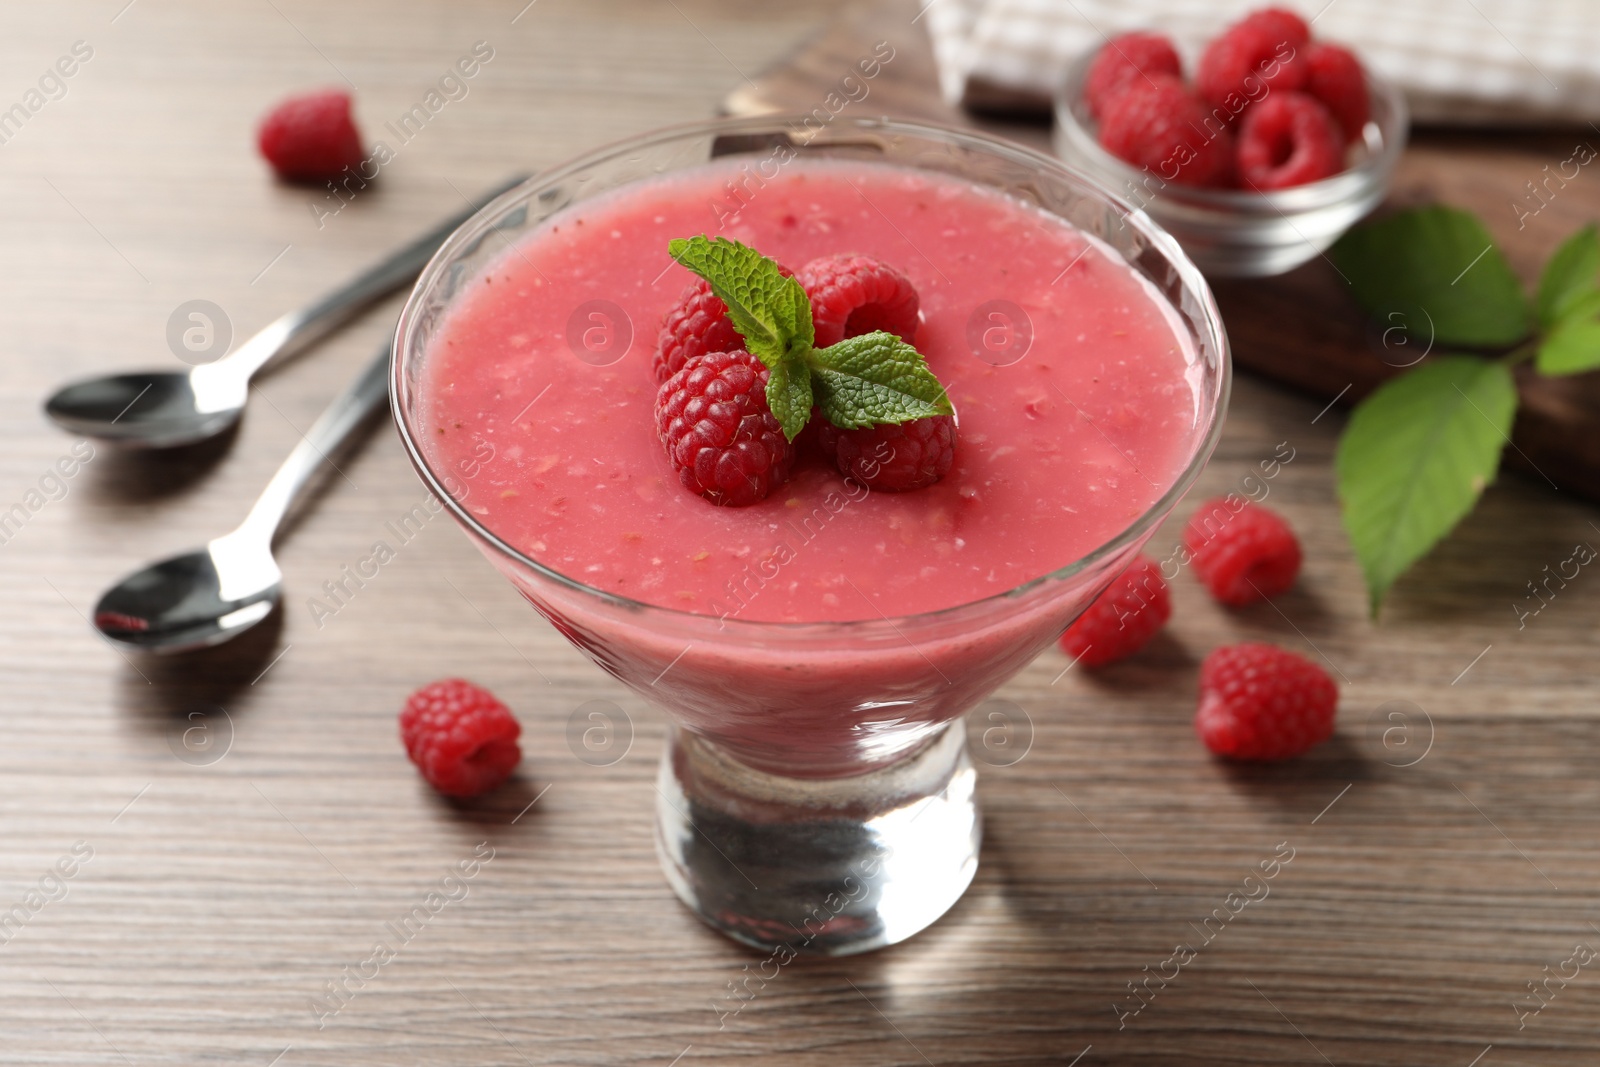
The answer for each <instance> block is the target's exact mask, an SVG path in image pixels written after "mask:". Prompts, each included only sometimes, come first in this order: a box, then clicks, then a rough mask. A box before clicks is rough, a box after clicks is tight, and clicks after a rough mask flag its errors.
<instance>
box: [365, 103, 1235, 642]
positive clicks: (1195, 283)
mask: <svg viewBox="0 0 1600 1067" xmlns="http://www.w3.org/2000/svg"><path fill="white" fill-rule="evenodd" d="M803 120H804V116H803V115H798V114H795V115H790V114H786V113H775V114H771V115H760V116H753V117H748V118H720V119H709V120H701V121H698V122H686V123H677V124H674V125H671V126H664V127H657V128H655V129H653V130H651V131H650V132H648V133H644V134H635V135H633V136H630V137H626V138H622V139H620V140H616V141H611V142H609V143H607V144H604V145H601V146H599V147H597V148H593V149H591V150H589V151H587V152H584V153H583V154H582V155H579V156H576V157H573V158H571V159H568V160H567V161H565V162H563V163H561V164H558V165H557V166H554V167H551V168H548V169H546V170H543V171H540V172H539V173H537V174H535V175H534V176H533V177H531V178H529V179H528V180H527V181H524V182H522V183H521V184H520V185H518V186H516V187H515V188H513V189H509V190H507V191H506V192H504V193H502V194H500V195H499V196H497V197H495V198H494V199H493V200H491V201H489V203H487V204H485V205H483V206H482V207H481V208H479V210H478V211H477V212H476V213H475V214H474V215H473V216H472V217H471V218H470V219H468V220H467V221H466V222H464V223H462V225H461V226H459V227H458V228H457V229H456V231H455V232H454V233H452V234H451V235H450V237H449V238H448V239H447V240H446V241H445V242H444V244H443V245H441V246H440V247H439V250H438V251H437V252H435V253H434V255H433V258H432V259H430V260H429V261H428V265H427V266H426V267H424V268H423V271H422V274H421V276H420V277H418V279H417V281H416V284H415V285H414V286H413V287H412V289H411V292H410V293H409V294H408V295H407V297H406V303H405V306H404V307H403V308H402V309H401V311H400V317H399V320H398V321H397V322H396V324H395V334H394V357H393V359H392V360H391V362H390V368H389V375H390V380H389V385H390V388H389V405H390V410H391V412H392V414H393V416H394V422H395V426H396V428H397V430H398V432H399V435H400V440H401V443H402V445H403V446H404V448H405V450H406V454H407V455H408V456H409V458H410V460H411V464H412V466H413V467H414V468H416V471H417V473H418V475H419V476H420V477H421V478H422V481H423V483H424V485H425V486H426V487H427V489H428V490H429V492H431V493H432V494H433V496H434V497H435V498H436V499H438V500H439V501H441V502H442V503H443V504H444V506H445V507H446V508H448V509H449V511H450V513H451V515H452V517H453V518H454V519H455V520H456V521H457V522H458V523H460V524H461V525H462V526H464V527H465V528H466V529H467V530H468V531H469V532H470V533H471V534H472V535H473V536H474V537H475V538H477V539H478V540H479V541H480V542H482V543H483V544H487V545H489V546H490V547H492V548H493V549H494V550H495V551H496V552H497V553H498V554H499V555H501V556H503V557H504V558H506V559H507V560H509V561H510V562H511V563H513V564H515V565H516V566H517V567H519V568H523V569H525V570H529V571H532V572H533V573H535V574H537V575H539V576H540V577H542V578H545V579H548V580H549V581H551V582H554V583H555V584H556V585H557V586H559V587H562V588H564V589H565V590H567V591H569V592H573V593H577V594H580V595H582V596H583V597H585V598H593V599H596V600H599V601H601V602H603V603H605V604H606V605H608V606H611V607H615V608H621V609H624V610H627V611H640V612H648V613H657V614H661V615H664V616H666V617H669V618H676V619H680V620H682V621H684V622H685V623H687V624H690V625H695V626H699V625H704V624H706V623H717V624H718V626H719V629H720V630H723V631H725V632H729V633H733V634H737V633H740V632H744V633H749V634H752V635H754V634H778V633H794V634H800V633H805V632H809V631H814V630H817V629H818V628H826V629H827V630H829V631H830V632H832V631H836V630H838V629H839V628H841V627H843V628H850V629H851V630H852V631H858V630H859V631H866V630H868V629H871V628H877V627H883V626H885V625H886V624H887V626H888V627H889V628H891V629H893V630H895V631H896V632H898V629H899V627H900V626H901V625H906V624H925V623H929V622H938V621H943V620H946V619H950V618H955V617H958V616H960V615H962V614H964V613H970V614H979V613H981V612H982V611H984V610H987V609H990V608H993V607H996V606H998V605H1000V604H1001V603H1004V602H1006V601H1010V600H1015V599H1016V598H1017V597H1019V596H1021V595H1023V594H1024V593H1027V592H1029V591H1031V590H1034V589H1037V588H1039V587H1041V586H1043V585H1044V584H1045V583H1047V582H1056V581H1062V580H1064V579H1068V578H1071V577H1074V576H1075V575H1078V574H1080V573H1082V572H1084V571H1087V570H1089V569H1091V568H1092V567H1094V566H1096V565H1097V564H1099V563H1102V562H1103V561H1105V560H1106V559H1108V558H1111V557H1113V556H1115V555H1116V554H1117V553H1118V552H1121V551H1122V550H1124V549H1126V548H1127V547H1128V546H1129V545H1131V544H1133V543H1134V542H1135V541H1137V540H1138V539H1139V538H1141V537H1143V536H1144V535H1145V534H1147V533H1148V532H1149V531H1150V530H1152V529H1153V528H1154V527H1155V526H1156V525H1157V524H1158V523H1159V522H1160V521H1162V520H1163V519H1165V518H1166V516H1167V515H1168V514H1169V513H1170V512H1171V510H1172V509H1173V507H1175V506H1176V505H1177V502H1178V501H1179V500H1180V499H1182V497H1183V495H1184V494H1185V493H1187V492H1188V490H1189V489H1190V487H1192V486H1193V485H1194V482H1195V480H1196V479H1197V478H1199V476H1200V472H1201V471H1202V470H1203V469H1204V468H1205V465H1206V462H1207V461H1208V460H1209V459H1210V457H1211V454H1212V452H1213V451H1214V450H1215V448H1216V445H1217V441H1218V440H1219V439H1220V437H1221V435H1222V424H1223V422H1224V421H1225V416H1226V414H1227V409H1228V397H1229V394H1230V392H1231V389H1232V381H1233V359H1232V354H1231V350H1230V348H1229V344H1228V334H1227V330H1226V329H1225V328H1224V327H1223V323H1222V313H1221V311H1220V310H1219V309H1218V307H1217V304H1216V299H1215V297H1214V295H1213V294H1212V292H1211V289H1210V287H1209V286H1208V285H1207V284H1206V282H1205V278H1204V275H1202V273H1201V272H1200V268H1199V267H1197V266H1196V265H1195V264H1194V262H1193V261H1192V260H1190V259H1189V257H1188V255H1187V254H1186V253H1185V252H1184V251H1183V249H1182V248H1181V247H1180V246H1179V244H1178V242H1177V240H1176V239H1175V238H1173V237H1172V236H1171V235H1170V234H1168V233H1167V232H1166V231H1165V230H1163V229H1162V228H1161V227H1160V226H1158V225H1157V224H1156V223H1155V222H1154V220H1152V219H1151V218H1150V216H1149V215H1148V214H1147V213H1146V212H1145V211H1144V210H1143V209H1142V208H1139V207H1136V206H1135V205H1134V204H1132V203H1131V202H1130V201H1128V200H1127V199H1126V198H1124V197H1123V196H1121V195H1120V194H1118V193H1117V192H1115V191H1114V190H1112V189H1111V188H1109V187H1108V186H1107V185H1106V183H1105V182H1103V181H1102V180H1100V179H1099V178H1098V177H1097V176H1095V175H1093V174H1091V173H1089V172H1087V171H1084V170H1080V169H1078V168H1076V167H1073V166H1070V165H1068V164H1067V163H1065V162H1064V161H1062V160H1060V159H1058V158H1056V157H1054V156H1051V155H1048V154H1046V153H1044V152H1039V151H1036V150H1034V149H1031V148H1028V147H1026V146H1024V145H1020V144H1017V143H1015V142H1011V141H1005V140H1002V139H1000V138H997V137H991V136H989V135H987V134H982V133H978V132H975V131H969V130H960V129H955V128H952V127H947V126H941V125H938V124H936V123H927V122H914V121H907V120H901V119H890V118H848V119H846V118H843V117H842V116H841V117H837V118H835V120H834V122H833V123H832V124H830V125H829V126H828V127H827V132H828V134H830V135H832V134H834V133H835V131H836V129H837V128H838V127H840V126H843V127H844V128H846V129H848V130H852V131H855V132H858V133H863V134H888V135H894V134H907V135H912V136H917V137H922V138H927V139H930V140H939V141H945V142H947V143H955V144H958V145H961V146H963V147H968V148H974V149H978V150H981V151H984V152H988V153H990V154H992V155H996V156H1000V157H1002V158H1006V159H1009V160H1011V161H1013V162H1018V163H1023V164H1027V165H1030V166H1039V167H1044V168H1046V169H1048V170H1052V171H1055V172H1057V173H1060V174H1064V175H1065V176H1067V177H1068V178H1069V179H1071V181H1073V182H1074V183H1076V184H1077V185H1079V186H1083V187H1087V188H1088V189H1089V190H1091V191H1092V192H1093V193H1094V194H1095V195H1096V196H1098V197H1100V198H1101V199H1102V200H1104V201H1105V202H1106V203H1107V205H1108V206H1110V207H1112V208H1114V209H1116V210H1117V212H1118V214H1119V216H1120V217H1121V219H1122V221H1123V222H1125V223H1127V224H1128V225H1131V226H1132V227H1133V228H1134V229H1136V230H1137V231H1138V232H1139V234H1140V235H1141V236H1142V237H1144V238H1145V239H1146V240H1148V241H1149V242H1150V243H1151V244H1152V245H1153V246H1154V247H1156V248H1158V249H1159V250H1160V252H1161V254H1162V255H1163V256H1164V257H1165V259H1166V261H1167V262H1168V263H1169V264H1171V266H1172V267H1173V268H1174V269H1175V270H1176V271H1177V274H1178V277H1179V281H1180V285H1181V288H1182V289H1183V290H1184V291H1187V292H1190V293H1192V294H1193V295H1194V296H1195V297H1196V298H1197V299H1198V301H1199V303H1200V306H1201V309H1202V311H1203V315H1202V316H1201V319H1202V321H1203V323H1204V326H1205V328H1206V329H1207V331H1208V332H1209V334H1210V337H1209V339H1210V341H1211V342H1212V344H1213V345H1214V346H1215V348H1216V351H1217V353H1218V364H1219V367H1218V372H1217V376H1216V383H1217V384H1216V387H1215V390H1214V392H1213V394H1212V396H1210V397H1206V396H1204V395H1201V396H1200V397H1199V399H1200V400H1201V401H1202V402H1204V401H1206V400H1208V399H1209V400H1210V401H1211V411H1210V412H1209V422H1208V424H1207V425H1206V427H1205V430H1204V432H1203V433H1201V434H1199V435H1198V436H1197V439H1196V443H1195V446H1194V449H1193V452H1192V454H1191V455H1190V457H1189V461H1188V463H1187V464H1186V465H1185V467H1184V469H1183V470H1182V471H1181V472H1180V473H1179V475H1178V476H1177V478H1176V479H1174V481H1173V483H1172V485H1171V486H1169V487H1168V489H1167V491H1166V492H1164V493H1163V494H1161V496H1160V497H1158V498H1157V499H1156V500H1155V501H1154V502H1153V503H1151V504H1150V505H1149V506H1148V507H1146V508H1145V509H1144V510H1143V511H1142V512H1140V514H1139V516H1138V517H1137V518H1136V519H1134V520H1133V521H1132V522H1130V523H1128V524H1127V525H1125V526H1124V527H1123V528H1122V529H1121V530H1120V531H1119V532H1118V533H1117V534H1116V536H1114V537H1112V538H1111V539H1110V540H1107V541H1105V542H1104V543H1102V544H1100V545H1098V546H1096V547H1095V548H1093V549H1091V550H1090V551H1089V552H1087V553H1084V554H1083V555H1080V556H1078V557H1077V558H1076V559H1074V560H1072V561H1071V562H1069V563H1066V564H1064V565H1062V566H1061V567H1057V568H1055V569H1053V570H1050V571H1047V572H1046V573H1044V574H1041V575H1038V576H1036V577H1033V578H1030V579H1028V580H1027V581H1025V582H1021V583H1019V584H1018V585H1015V586H1013V587H1011V588H1009V589H1006V590H1003V591H1001V592H998V593H991V594H989V595H988V596H985V597H981V598H979V599H977V600H968V601H963V602H962V603H960V604H952V605H950V606H949V607H944V608H938V609H936V610H933V611H925V612H917V613H914V614H911V615H885V614H883V613H882V612H880V613H879V614H880V617H879V618H866V619H843V620H821V621H812V622H786V621H777V620H760V619H738V618H727V617H723V616H718V615H711V614H706V613H704V612H697V611H686V610H684V609H682V608H674V607H667V606H665V605H661V604H652V603H650V602H648V601H644V600H636V599H634V598H632V597H627V596H622V595H620V594H618V593H612V592H609V591H607V590H604V589H598V588H596V587H594V586H592V585H587V584H585V583H584V582H581V581H579V580H578V579H576V578H573V577H571V576H569V575H566V574H563V573H561V572H560V571H558V570H555V569H554V568H552V567H550V566H547V565H546V564H543V563H540V562H539V561H538V560H535V559H533V558H532V557H530V556H528V555H525V554H524V553H523V552H521V551H520V550H518V549H517V548H515V547H513V546H511V545H509V544H507V543H506V542H505V541H504V540H503V539H501V538H500V537H499V536H498V535H497V534H495V533H494V531H492V530H490V529H489V528H488V526H487V525H485V524H484V523H483V522H481V521H479V519H478V518H477V517H476V516H475V515H473V514H472V512H471V511H469V510H468V509H467V508H466V507H465V506H464V505H463V504H462V503H461V502H460V501H458V500H456V499H455V496H454V495H453V494H452V493H450V491H449V490H448V489H447V488H446V487H445V486H444V484H443V482H442V481H441V479H440V478H439V477H438V476H437V475H436V474H435V473H434V470H433V465H432V463H431V462H430V461H429V459H428V457H427V456H426V455H425V454H424V452H423V450H422V448H421V445H420V440H421V438H420V436H419V435H418V434H417V433H415V432H414V430H413V427H412V425H411V419H410V417H409V415H408V413H407V410H406V405H405V403H404V399H403V398H404V397H405V396H406V395H407V393H408V390H407V387H406V370H407V368H408V367H409V366H410V365H411V364H412V363H413V362H414V361H415V360H416V359H417V358H418V356H419V353H417V352H415V351H414V350H413V346H412V345H411V344H410V342H409V338H410V335H411V333H412V332H413V330H414V328H415V326H416V324H417V321H418V318H419V316H420V314H421V297H422V295H423V294H425V293H428V292H430V291H431V290H432V289H434V288H435V287H436V286H437V285H438V284H439V282H440V281H441V280H442V278H443V276H444V274H445V272H446V271H447V270H448V269H449V268H450V266H451V264H452V262H453V261H454V259H455V258H456V256H457V254H458V253H459V252H460V251H461V250H462V249H464V248H466V247H468V246H469V245H471V244H472V243H473V242H476V241H480V240H482V239H483V238H484V237H485V236H486V235H487V234H488V232H489V231H490V230H492V229H493V228H494V227H495V225H496V224H498V223H499V222H500V221H501V220H502V219H503V218H504V217H505V216H506V215H508V214H510V213H511V212H512V210H514V209H515V208H516V207H517V206H520V205H523V204H525V203H527V202H529V201H532V200H533V199H534V197H536V196H537V195H538V193H539V191H540V190H541V189H544V188H548V187H550V186H552V185H553V184H555V183H558V182H561V181H564V180H566V179H568V178H571V177H573V176H574V175H576V174H579V173H581V172H582V171H584V170H585V169H587V168H589V167H592V166H594V165H596V164H598V163H601V162H603V161H606V160H610V159H612V158H614V157H615V156H617V155H618V154H619V153H622V152H626V151H630V150H639V149H646V148H650V147H653V146H656V145H659V144H663V143H669V142H673V141H683V140H688V139H691V138H704V137H713V138H714V137H716V136H718V135H721V134H737V133H747V134H748V133H756V132H765V133H784V134H788V135H791V136H792V137H793V136H794V135H795V130H796V129H797V128H803V127H798V126H797V125H796V124H798V123H801V122H802V121H803ZM812 143H817V144H823V145H826V144H832V143H835V141H834V138H833V136H829V137H828V138H827V139H826V140H823V139H821V138H818V137H813V138H811V139H808V140H805V141H803V142H802V143H800V144H798V145H796V147H798V148H800V149H802V150H803V149H804V148H805V147H806V146H808V145H809V144H812ZM1130 266H1131V264H1130ZM1134 269H1135V271H1136V272H1137V268H1134ZM1161 299H1165V297H1162V298H1161Z"/></svg>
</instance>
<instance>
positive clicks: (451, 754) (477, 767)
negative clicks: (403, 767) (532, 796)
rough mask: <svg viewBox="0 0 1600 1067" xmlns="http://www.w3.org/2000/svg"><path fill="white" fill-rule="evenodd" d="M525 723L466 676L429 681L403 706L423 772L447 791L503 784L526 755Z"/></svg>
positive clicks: (471, 791) (403, 729)
mask: <svg viewBox="0 0 1600 1067" xmlns="http://www.w3.org/2000/svg"><path fill="white" fill-rule="evenodd" d="M521 734H522V727H521V726H520V725H519V724H518V723H517V720H516V719H515V718H513V717H512V715H511V712H510V710H509V709H508V708H507V707H506V706H505V705H504V704H502V703H500V701H498V700H496V699H495V696H494V694H493V693H490V692H489V691H488V690H487V689H481V688H479V687H478V686H475V685H473V684H472V683H471V682H468V681H465V680H463V679H460V678H446V679H444V680H443V681H438V682H434V683H432V684H430V685H425V686H423V687H422V688H421V689H418V690H417V691H416V692H415V693H412V694H411V696H410V697H409V698H407V700H406V704H405V707H404V708H403V709H401V711H400V738H401V740H403V741H404V742H405V746H406V755H408V756H410V757H411V762H412V763H415V764H416V765H417V769H418V770H419V771H421V772H422V777H423V778H424V779H426V780H427V782H428V784H429V785H431V786H433V787H434V788H435V789H437V790H438V791H439V792H441V793H443V794H444V795H445V796H451V797H475V796H479V795H481V794H483V793H487V792H489V791H490V790H492V789H495V788H497V787H498V786H499V785H501V783H503V782H504V781H505V780H506V779H507V778H509V777H510V776H511V772H512V771H513V770H515V769H516V766H517V764H518V763H519V762H521V760H522V749H521V747H520V746H518V744H517V738H518V737H519V736H521Z"/></svg>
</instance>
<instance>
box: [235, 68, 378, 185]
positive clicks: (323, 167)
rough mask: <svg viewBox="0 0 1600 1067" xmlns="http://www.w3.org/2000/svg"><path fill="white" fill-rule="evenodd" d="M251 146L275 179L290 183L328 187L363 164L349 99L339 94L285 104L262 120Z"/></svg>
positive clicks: (322, 93) (328, 91) (314, 95)
mask: <svg viewBox="0 0 1600 1067" xmlns="http://www.w3.org/2000/svg"><path fill="white" fill-rule="evenodd" d="M256 144H257V146H258V147H259V148H260V149H261V154H262V155H263V156H265V157H266V160H267V162H268V163H271V164H272V169H273V170H275V171H277V173H278V177H280V178H282V179H283V180H284V181H291V182H320V181H332V180H334V179H335V178H338V177H339V176H340V175H341V174H343V173H344V172H345V170H346V169H347V168H355V167H357V166H359V165H360V163H361V162H362V159H363V152H362V148H361V133H360V131H358V130H357V129H356V124H355V120H354V119H352V118H351V117H350V94H349V93H347V92H345V91H344V90H342V89H326V90H322V91H319V92H314V93H305V94H303V95H300V96H291V97H289V98H288V99H287V100H284V101H283V102H282V103H280V104H279V105H278V106H277V107H275V108H273V109H272V110H271V111H269V112H268V113H267V116H266V118H264V119H262V120H261V128H260V130H259V131H258V132H257V134H256Z"/></svg>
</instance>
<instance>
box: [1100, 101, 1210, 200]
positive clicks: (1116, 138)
mask: <svg viewBox="0 0 1600 1067" xmlns="http://www.w3.org/2000/svg"><path fill="white" fill-rule="evenodd" d="M1100 143H1101V144H1102V145H1104V146H1105V148H1106V150H1107V151H1108V152H1110V153H1111V154H1112V155H1114V156H1116V157H1117V158H1118V159H1122V160H1126V161H1127V162H1129V163H1131V164H1133V165H1134V166H1136V167H1147V168H1149V170H1150V171H1151V172H1152V173H1153V174H1155V175H1156V176H1157V177H1159V178H1162V179H1164V180H1166V181H1169V182H1176V183H1177V184H1179V185H1226V184H1227V183H1228V182H1229V180H1230V179H1231V178H1232V174H1233V134H1232V132H1231V131H1230V130H1229V129H1228V128H1227V126H1226V125H1223V124H1221V123H1218V122H1215V121H1210V122H1208V116H1207V114H1206V111H1205V108H1204V107H1202V106H1201V104H1200V101H1198V100H1196V99H1195V98H1194V96H1193V95H1192V94H1191V93H1190V92H1189V90H1188V89H1186V88H1185V87H1184V84H1183V82H1181V81H1179V80H1178V79H1177V78H1175V77H1173V76H1172V75H1170V74H1152V75H1149V76H1148V77H1147V78H1140V79H1139V80H1137V81H1132V82H1129V83H1128V84H1127V85H1126V86H1124V88H1123V91H1122V92H1121V93H1119V94H1118V95H1116V96H1114V97H1112V98H1111V100H1109V101H1108V102H1107V103H1106V109H1105V114H1104V115H1103V116H1102V117H1101V119H1100Z"/></svg>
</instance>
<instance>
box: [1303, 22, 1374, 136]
mask: <svg viewBox="0 0 1600 1067" xmlns="http://www.w3.org/2000/svg"><path fill="white" fill-rule="evenodd" d="M1306 63H1307V64H1309V66H1310V68H1311V77H1310V78H1309V79H1308V80H1307V81H1306V92H1308V93H1310V94H1311V95H1312V96H1314V97H1316V98H1317V99H1318V100H1320V101H1322V103H1323V106H1324V107H1326V108H1327V109H1328V110H1329V111H1331V112H1333V117H1334V118H1336V119H1338V120H1339V126H1340V127H1341V128H1342V129H1343V130H1344V139H1345V140H1346V141H1347V142H1348V141H1355V140H1359V139H1360V137H1361V131H1362V129H1363V128H1365V126H1366V125H1367V119H1368V118H1370V117H1371V115H1372V101H1371V100H1370V99H1369V98H1368V96H1367V72H1366V71H1365V70H1363V69H1362V67H1361V60H1359V59H1357V58H1356V56H1355V53H1354V52H1352V51H1350V50H1349V49H1348V48H1340V47H1339V46H1338V45H1336V44H1314V45H1312V46H1311V47H1310V48H1309V49H1307V51H1306Z"/></svg>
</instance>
